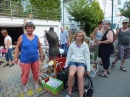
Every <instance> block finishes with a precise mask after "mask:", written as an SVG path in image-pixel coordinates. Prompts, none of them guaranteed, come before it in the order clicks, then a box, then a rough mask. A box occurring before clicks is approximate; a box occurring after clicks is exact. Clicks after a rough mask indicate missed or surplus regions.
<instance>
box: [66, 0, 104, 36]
mask: <svg viewBox="0 0 130 97" xmlns="http://www.w3.org/2000/svg"><path fill="white" fill-rule="evenodd" d="M67 11H68V13H69V14H70V15H71V16H72V17H73V20H74V21H76V22H78V23H80V24H81V25H85V29H84V30H85V32H86V34H87V35H89V34H90V33H91V32H92V31H93V29H94V28H95V27H96V26H97V23H98V22H99V21H101V20H103V18H104V14H103V11H102V9H101V8H100V6H99V3H98V2H97V1H96V0H94V1H93V2H91V3H89V2H88V0H74V1H72V2H70V4H69V7H67Z"/></svg>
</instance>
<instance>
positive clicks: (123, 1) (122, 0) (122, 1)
mask: <svg viewBox="0 0 130 97" xmlns="http://www.w3.org/2000/svg"><path fill="white" fill-rule="evenodd" d="M126 1H130V0H121V5H118V8H123V5H124V3H125V2H126ZM118 14H120V12H119V10H118Z"/></svg>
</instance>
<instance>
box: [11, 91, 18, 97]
mask: <svg viewBox="0 0 130 97" xmlns="http://www.w3.org/2000/svg"><path fill="white" fill-rule="evenodd" d="M18 96H19V92H14V93H12V94H10V95H9V97H18Z"/></svg>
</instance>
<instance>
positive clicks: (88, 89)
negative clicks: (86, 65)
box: [83, 76, 94, 97]
mask: <svg viewBox="0 0 130 97" xmlns="http://www.w3.org/2000/svg"><path fill="white" fill-rule="evenodd" d="M85 82H87V85H85V86H84V95H83V97H92V95H93V93H94V89H93V82H92V80H91V78H90V77H89V76H85Z"/></svg>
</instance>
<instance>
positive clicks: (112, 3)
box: [111, 0, 114, 29]
mask: <svg viewBox="0 0 130 97" xmlns="http://www.w3.org/2000/svg"><path fill="white" fill-rule="evenodd" d="M113 3H114V0H112V16H111V29H112V25H113Z"/></svg>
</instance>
